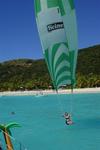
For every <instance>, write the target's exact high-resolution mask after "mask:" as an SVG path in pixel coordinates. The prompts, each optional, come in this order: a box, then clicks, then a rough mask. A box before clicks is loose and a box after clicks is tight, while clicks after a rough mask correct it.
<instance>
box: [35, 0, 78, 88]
mask: <svg viewBox="0 0 100 150" xmlns="http://www.w3.org/2000/svg"><path fill="white" fill-rule="evenodd" d="M35 14H36V21H37V26H38V32H39V36H40V40H41V44H42V48H43V53H44V56H45V60H46V63H47V66H48V69H49V72H50V76H51V78H52V81H53V85H54V87H55V89H56V90H58V88H59V87H60V86H62V85H74V84H75V70H76V62H77V51H78V47H77V27H76V17H75V8H74V3H73V0H35Z"/></svg>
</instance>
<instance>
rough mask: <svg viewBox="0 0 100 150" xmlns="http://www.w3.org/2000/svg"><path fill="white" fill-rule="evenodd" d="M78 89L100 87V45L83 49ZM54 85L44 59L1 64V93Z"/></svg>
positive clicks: (78, 73)
mask: <svg viewBox="0 0 100 150" xmlns="http://www.w3.org/2000/svg"><path fill="white" fill-rule="evenodd" d="M76 72H77V87H99V86H100V45H97V46H94V47H89V48H85V49H81V50H80V51H79V54H78V63H77V71H76ZM50 85H52V83H51V80H50V77H49V73H48V69H47V66H46V64H45V61H44V59H40V60H31V59H18V60H11V61H6V62H3V63H0V91H4V90H25V89H27V90H32V89H46V88H49V87H50Z"/></svg>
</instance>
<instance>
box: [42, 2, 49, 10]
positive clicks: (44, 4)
mask: <svg viewBox="0 0 100 150" xmlns="http://www.w3.org/2000/svg"><path fill="white" fill-rule="evenodd" d="M40 3H41V9H42V11H45V10H47V8H48V6H47V0H40Z"/></svg>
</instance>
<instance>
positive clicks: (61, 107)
mask: <svg viewBox="0 0 100 150" xmlns="http://www.w3.org/2000/svg"><path fill="white" fill-rule="evenodd" d="M56 95H57V101H58V105H59V107H60V113H61V114H62V115H63V113H64V108H63V105H62V103H61V100H60V99H59V97H58V91H57V94H56Z"/></svg>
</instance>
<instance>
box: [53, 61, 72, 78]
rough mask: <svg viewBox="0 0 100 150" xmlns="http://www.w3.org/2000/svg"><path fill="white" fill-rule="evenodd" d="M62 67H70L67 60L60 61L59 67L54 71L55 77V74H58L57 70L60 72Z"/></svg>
mask: <svg viewBox="0 0 100 150" xmlns="http://www.w3.org/2000/svg"><path fill="white" fill-rule="evenodd" d="M62 67H70V63H69V62H68V61H67V60H64V61H62V62H61V63H60V64H59V67H57V69H56V71H55V76H56V75H57V73H58V72H59V70H60V69H61V68H62Z"/></svg>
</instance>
